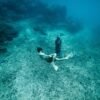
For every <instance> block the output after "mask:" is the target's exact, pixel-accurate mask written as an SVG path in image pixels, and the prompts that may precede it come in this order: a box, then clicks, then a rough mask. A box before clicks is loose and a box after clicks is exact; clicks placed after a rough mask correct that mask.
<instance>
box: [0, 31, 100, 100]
mask: <svg viewBox="0 0 100 100" xmlns="http://www.w3.org/2000/svg"><path fill="white" fill-rule="evenodd" d="M84 32H85V31H84ZM84 32H83V33H84ZM47 33H48V34H47V35H40V34H36V33H34V32H31V30H30V29H26V30H24V31H23V30H22V31H21V32H20V34H19V36H18V37H17V38H15V39H14V40H13V41H12V42H10V43H9V45H8V47H7V48H8V52H7V53H6V54H1V55H0V100H100V47H99V46H92V45H91V42H90V41H88V39H84V41H82V39H83V37H82V32H81V36H80V35H78V34H76V35H74V36H73V35H70V34H68V33H67V32H65V31H62V30H53V31H48V32H47ZM58 33H62V34H61V38H62V42H63V45H62V53H63V55H64V54H68V53H70V52H73V53H74V57H73V58H70V59H68V60H64V61H60V62H56V64H57V65H58V66H59V70H58V71H57V72H56V71H55V70H54V69H53V67H52V66H51V65H50V64H48V63H47V62H45V61H44V60H42V59H41V58H40V57H39V56H38V54H37V52H36V47H37V46H41V47H43V48H44V51H45V52H46V53H53V52H54V40H55V38H56V36H57V34H58Z"/></svg>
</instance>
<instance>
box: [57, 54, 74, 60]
mask: <svg viewBox="0 0 100 100" xmlns="http://www.w3.org/2000/svg"><path fill="white" fill-rule="evenodd" d="M71 57H73V53H70V54H68V55H67V56H66V57H63V58H57V57H56V60H65V59H69V58H71Z"/></svg>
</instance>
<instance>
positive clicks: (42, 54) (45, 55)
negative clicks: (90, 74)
mask: <svg viewBox="0 0 100 100" xmlns="http://www.w3.org/2000/svg"><path fill="white" fill-rule="evenodd" d="M39 55H40V56H42V57H44V58H46V57H49V55H47V54H45V53H44V52H39Z"/></svg>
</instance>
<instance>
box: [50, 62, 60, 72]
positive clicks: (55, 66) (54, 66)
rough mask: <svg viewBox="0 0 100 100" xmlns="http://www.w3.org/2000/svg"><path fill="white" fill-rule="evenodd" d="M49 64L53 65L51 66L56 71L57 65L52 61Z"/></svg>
mask: <svg viewBox="0 0 100 100" xmlns="http://www.w3.org/2000/svg"><path fill="white" fill-rule="evenodd" d="M51 65H52V66H53V68H54V69H55V71H57V70H58V66H57V65H55V63H54V62H52V63H51Z"/></svg>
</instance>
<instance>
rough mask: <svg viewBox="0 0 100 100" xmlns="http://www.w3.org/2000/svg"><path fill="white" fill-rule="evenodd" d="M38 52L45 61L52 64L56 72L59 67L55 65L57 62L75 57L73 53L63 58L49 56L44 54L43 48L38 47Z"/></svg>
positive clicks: (54, 55) (53, 55)
mask: <svg viewBox="0 0 100 100" xmlns="http://www.w3.org/2000/svg"><path fill="white" fill-rule="evenodd" d="M37 52H38V54H39V56H40V57H41V58H42V59H45V60H46V61H47V62H48V63H50V64H51V65H52V66H53V68H54V70H55V71H57V70H58V66H57V65H56V64H55V61H61V60H65V59H69V58H71V57H73V53H70V54H68V55H67V56H66V57H62V58H58V57H57V54H56V53H53V54H49V55H47V54H45V53H44V52H43V49H42V48H41V47H37Z"/></svg>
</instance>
